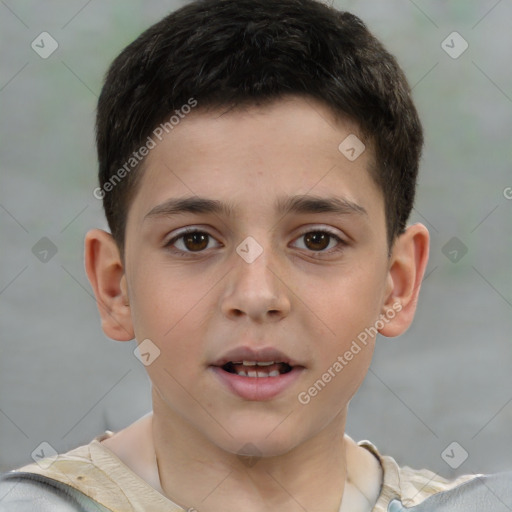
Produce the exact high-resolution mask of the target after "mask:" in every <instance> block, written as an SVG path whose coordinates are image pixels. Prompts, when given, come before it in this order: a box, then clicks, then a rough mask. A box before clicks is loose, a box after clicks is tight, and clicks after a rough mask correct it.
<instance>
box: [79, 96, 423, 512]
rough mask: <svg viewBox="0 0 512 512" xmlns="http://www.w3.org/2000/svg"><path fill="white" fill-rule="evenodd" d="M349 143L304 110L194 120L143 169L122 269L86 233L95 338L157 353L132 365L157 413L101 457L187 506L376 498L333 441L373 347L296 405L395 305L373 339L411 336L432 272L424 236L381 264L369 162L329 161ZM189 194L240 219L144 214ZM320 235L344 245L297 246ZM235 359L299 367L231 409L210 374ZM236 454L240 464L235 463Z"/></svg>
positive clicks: (380, 207) (359, 467)
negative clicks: (248, 356) (98, 329)
mask: <svg viewBox="0 0 512 512" xmlns="http://www.w3.org/2000/svg"><path fill="white" fill-rule="evenodd" d="M352 133H353V134H357V133H358V131H357V126H356V125H354V124H353V123H351V122H349V121H336V120H335V119H334V117H333V115H332V113H331V111H330V110H329V109H328V107H326V106H325V105H323V104H322V103H320V102H317V101H316V100H313V99H310V98H307V99H306V98H301V97H293V96H291V97H288V98H286V99H281V100H279V101H277V102H274V103H272V104H270V105H267V106H264V107H261V106H260V107H251V108H249V109H245V110H243V111H241V110H239V111H230V112H228V113H224V114H223V113H222V111H202V110H200V109H199V107H198V109H196V110H195V111H193V112H192V113H190V114H189V115H188V116H187V117H186V118H185V119H184V120H183V121H182V122H181V123H180V124H179V125H177V126H176V127H175V128H174V129H173V131H172V132H170V133H169V134H168V135H167V136H166V137H165V138H164V139H163V141H162V142H159V143H158V144H157V146H156V147H155V148H154V149H152V150H151V152H150V154H149V155H148V156H147V158H146V161H145V166H144V169H145V170H144V176H143V177H142V180H141V183H140V187H139V189H138V191H137V194H136V195H135V198H134V200H133V203H132V204H131V205H130V209H129V213H128V218H127V227H126V244H125V254H124V261H123V259H122V258H121V257H120V253H119V250H118V248H117V246H116V244H115V242H114V241H113V239H112V237H111V235H110V234H109V233H106V232H104V231H102V230H97V229H96V230H92V231H90V232H89V233H88V234H87V236H86V241H85V258H86V270H87V274H88V277H89V280H90V282H91V285H92V287H93V289H94V293H95V295H96V298H97V302H98V307H99V311H100V314H101V318H102V326H103V329H104V331H105V333H106V334H107V336H109V337H110V338H113V339H116V340H119V341H126V340H131V339H133V338H134V337H135V338H136V339H137V341H138V342H139V343H140V342H142V341H143V340H145V339H150V340H151V342H152V343H154V344H155V345H156V346H157V347H158V348H159V350H160V355H159V357H157V358H156V359H155V360H154V361H153V362H152V363H151V364H150V365H149V366H147V367H146V369H147V371H148V374H149V376H150V379H151V381H152V396H153V413H152V414H150V415H148V416H146V417H144V418H142V419H141V420H139V421H138V422H136V423H134V424H133V425H131V426H129V427H127V428H126V429H124V430H123V431H121V432H119V433H117V434H116V435H114V436H113V437H112V438H110V439H108V440H106V441H104V444H105V446H107V447H108V448H109V449H111V450H112V451H113V452H114V453H116V454H117V455H118V456H119V458H121V460H122V461H123V462H125V464H127V465H128V466H129V467H130V468H131V469H132V470H133V471H135V472H136V473H138V474H139V476H141V477H142V478H144V479H145V480H146V481H147V482H148V483H149V484H150V485H152V486H153V487H155V488H156V489H157V490H159V491H160V492H162V494H164V495H166V496H168V497H169V498H170V499H172V500H173V501H174V502H176V503H178V504H179V505H181V506H182V507H184V508H188V507H195V508H196V509H197V510H199V511H200V512H213V511H218V510H224V511H226V512H232V511H238V510H242V509H243V510H244V511H247V512H261V511H267V510H270V509H276V508H277V507H279V508H280V510H283V511H287V512H295V511H303V510H304V509H306V510H308V511H311V512H313V511H332V512H337V511H338V510H341V511H342V512H348V511H351V512H358V511H366V510H371V509H372V507H373V505H374V503H375V501H376V499H377V497H378V494H379V489H380V484H381V479H382V473H381V468H380V465H379V464H378V462H377V459H375V457H374V456H373V455H371V454H370V453H369V452H368V451H367V450H365V449H364V448H361V447H358V446H357V445H356V444H355V443H354V441H353V440H352V439H351V438H350V437H349V436H347V435H346V434H344V430H345V423H346V414H347V407H348V404H349V401H350V399H351V398H352V396H353V395H354V393H355V392H356V391H357V389H358V388H359V386H360V385H361V383H362V381H363V379H364V377H365V375H366V373H367V370H368V367H369V365H370V362H371V357H372V354H373V349H374V343H375V338H371V337H370V338H369V339H368V341H367V345H366V346H364V348H362V350H361V351H360V352H359V353H357V355H354V357H353V358H352V359H351V360H350V361H348V362H347V364H346V365H345V366H344V367H343V370H342V371H340V372H339V373H336V374H335V375H336V376H335V377H334V378H332V379H331V381H330V382H329V383H328V384H327V385H326V386H325V387H324V388H323V389H322V390H321V392H319V393H317V394H316V396H314V397H312V398H311V400H310V401H309V403H307V404H306V405H303V404H302V403H300V402H299V400H298V398H297V397H298V395H299V393H301V392H304V391H307V390H308V389H309V388H310V387H311V386H312V385H313V383H314V382H315V381H317V379H319V378H321V376H322V374H324V373H325V372H326V371H327V370H328V368H330V367H332V365H333V363H334V362H335V361H336V360H337V358H338V356H339V355H343V354H344V353H345V352H346V351H347V350H349V348H350V346H351V344H352V342H353V340H355V339H357V336H358V334H360V333H361V332H363V331H364V329H365V328H368V327H371V326H374V325H375V322H376V321H377V320H379V318H381V316H380V315H386V312H388V317H390V316H391V315H389V311H390V310H391V309H393V306H395V308H396V307H397V304H399V305H400V306H399V307H400V308H401V309H400V311H399V312H398V313H396V314H395V315H393V318H388V321H387V322H386V323H385V324H384V325H383V326H382V325H381V324H382V323H381V324H378V325H379V327H382V328H379V332H380V333H381V334H382V335H384V336H398V335H400V334H402V333H403V332H404V331H405V330H406V329H407V328H408V327H409V325H410V323H411V321H412V319H413V316H414V312H415V308H416V303H417V298H418V293H419V289H420V284H421V280H422V277H423V274H424V271H425V267H426V264H427V260H428V242H429V236H428V231H427V229H426V228H425V227H424V226H423V225H421V224H415V225H412V226H409V227H408V228H407V230H406V232H405V233H404V234H402V235H400V236H399V237H398V238H397V239H396V240H395V242H394V245H393V248H392V253H391V256H390V257H388V246H387V242H386V227H385V216H384V198H383V196H382V192H381V190H380V189H379V188H378V187H377V186H376V184H375V183H374V182H373V180H372V178H371V176H370V174H369V172H368V168H369V165H370V163H371V162H372V159H373V158H374V155H373V151H372V149H371V147H370V146H369V145H367V147H366V150H365V151H364V152H363V153H362V154H361V155H360V156H359V157H358V158H357V159H356V160H354V161H349V160H348V159H347V158H346V157H345V156H344V155H343V154H342V153H341V152H340V151H339V150H338V146H339V144H340V143H341V141H343V140H344V139H345V138H346V137H347V136H348V135H349V134H352ZM194 195H198V196H201V197H206V198H210V199H216V200H220V201H223V202H230V203H231V204H232V205H233V206H234V208H235V209H236V215H235V216H233V217H232V218H230V217H227V216H224V215H223V214H212V213H208V214H204V213H201V214H194V213H185V214H180V215H176V216H169V215H167V216H166V215H160V216H158V215H150V216H147V214H148V212H150V211H151V210H152V209H153V208H155V206H157V205H160V204H162V203H164V202H165V201H166V200H168V199H169V198H180V197H188V196H194ZM294 195H308V196H315V197H327V196H333V195H335V196H336V197H339V198H344V199H347V200H349V201H351V202H353V203H356V204H357V205H359V206H361V207H362V208H364V210H365V213H362V214H361V213H357V212H348V213H344V214H337V213H331V212H329V213H325V212H323V213H291V212H289V213H287V214H284V215H283V214H277V213H276V212H275V210H274V204H275V202H276V200H277V198H278V197H281V196H294ZM187 226H189V227H197V229H198V231H201V232H203V233H207V234H208V235H211V236H210V237H208V238H207V242H205V243H204V244H203V245H201V243H200V242H197V241H192V242H189V243H188V244H186V243H185V240H184V239H183V238H181V239H179V240H177V241H176V242H174V246H173V248H174V249H175V251H177V252H179V250H180V249H181V251H185V252H186V251H187V249H188V251H189V252H188V254H190V256H189V257H180V256H178V255H177V252H172V250H171V248H170V247H166V244H168V243H169V241H170V240H171V239H172V238H173V237H174V236H177V235H178V234H180V233H178V231H179V230H181V229H182V228H184V227H187ZM318 230H330V231H331V232H333V233H334V234H335V235H337V236H339V237H340V239H342V240H343V241H344V242H345V243H344V244H342V245H340V244H339V243H338V242H337V241H336V240H335V239H334V238H327V239H325V242H318V241H316V242H315V241H313V242H311V241H309V238H308V237H307V236H304V235H306V234H307V233H312V232H313V233H316V232H317V231H318ZM248 236H252V237H253V238H254V239H255V240H256V241H257V242H258V244H259V245H260V246H261V248H262V249H263V252H262V254H261V255H260V256H259V257H258V258H257V259H255V260H254V261H253V262H252V263H247V262H246V261H245V260H244V259H242V258H241V257H240V256H239V255H238V254H237V252H236V248H237V246H238V245H239V244H240V243H241V242H242V241H243V240H244V239H245V238H246V237H248ZM322 244H323V245H322ZM337 248H339V249H340V250H339V251H336V249H337ZM198 249H200V250H198ZM194 250H195V252H194ZM201 251H202V252H201ZM240 345H245V346H251V347H258V348H261V347H269V346H272V347H276V348H278V349H279V350H281V351H282V352H284V353H285V354H287V355H288V356H290V357H293V358H294V359H295V360H296V361H299V362H300V363H301V365H303V366H304V369H303V370H302V373H301V374H300V376H299V377H298V379H297V380H296V381H295V382H294V383H293V385H292V386H291V387H289V388H287V389H286V390H285V391H284V392H282V393H281V394H279V395H278V396H277V397H275V398H273V399H271V400H265V401H259V400H244V399H242V398H241V397H239V396H237V395H235V394H233V393H232V392H231V391H229V390H228V389H227V388H226V387H224V386H223V385H222V384H221V383H220V382H219V380H218V379H217V378H216V376H215V375H214V374H213V373H212V372H211V369H209V365H210V364H211V363H212V362H214V361H215V360H216V359H218V358H220V357H221V356H223V355H224V354H225V353H226V352H227V351H228V350H230V349H232V348H235V347H238V346H240ZM361 347H363V345H361ZM247 443H251V446H252V447H253V450H254V451H255V454H257V455H258V457H259V458H256V459H253V460H252V461H253V462H255V463H254V464H249V460H248V459H247V458H244V457H240V456H239V453H241V449H242V447H243V446H244V445H246V444H247ZM155 454H156V457H155ZM156 458H157V459H158V466H157V464H156V461H155V459H156ZM340 504H341V509H340Z"/></svg>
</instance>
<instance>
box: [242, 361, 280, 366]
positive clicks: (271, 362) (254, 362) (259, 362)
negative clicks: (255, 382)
mask: <svg viewBox="0 0 512 512" xmlns="http://www.w3.org/2000/svg"><path fill="white" fill-rule="evenodd" d="M233 364H243V365H244V366H256V365H258V366H270V365H271V364H275V362H274V361H265V362H264V361H243V362H241V363H233Z"/></svg>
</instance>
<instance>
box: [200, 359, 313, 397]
mask: <svg viewBox="0 0 512 512" xmlns="http://www.w3.org/2000/svg"><path fill="white" fill-rule="evenodd" d="M210 369H211V370H212V371H213V373H214V374H215V375H217V377H218V378H219V379H220V380H221V382H222V383H223V384H224V385H225V386H227V387H228V388H229V390H230V391H231V392H233V393H234V394H235V395H238V396H239V397H241V398H243V399H245V400H258V401H264V400H271V399H272V398H275V397H276V396H277V395H279V394H280V393H282V392H284V391H285V390H286V389H287V388H289V387H290V386H292V385H293V383H294V382H295V381H296V380H297V379H298V378H299V376H300V374H301V373H302V370H304V368H301V367H297V366H296V367H294V368H292V370H291V371H289V372H288V373H282V374H281V375H279V376H278V377H242V376H240V375H237V374H236V373H229V372H226V371H225V370H223V369H222V368H220V367H219V366H210Z"/></svg>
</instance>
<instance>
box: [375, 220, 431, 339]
mask: <svg viewBox="0 0 512 512" xmlns="http://www.w3.org/2000/svg"><path fill="white" fill-rule="evenodd" d="M428 253H429V233H428V230H427V228H426V227H425V226H424V225H423V224H413V225H412V226H409V227H408V228H407V229H406V230H405V232H404V233H403V234H401V235H399V236H398V238H397V239H396V241H395V244H394V246H393V250H392V253H391V257H390V264H389V270H388V281H387V290H386V294H385V300H384V305H383V309H384V311H383V315H384V316H385V317H386V318H385V319H384V320H385V321H384V322H383V323H384V326H383V328H382V329H379V332H380V334H382V335H383V336H388V337H393V336H399V335H400V334H403V333H404V332H405V331H406V330H407V329H408V328H409V326H410V325H411V323H412V320H413V318H414V313H415V311H416V305H417V302H418V295H419V292H420V288H421V282H422V280H423V276H424V274H425V269H426V267H427V263H428Z"/></svg>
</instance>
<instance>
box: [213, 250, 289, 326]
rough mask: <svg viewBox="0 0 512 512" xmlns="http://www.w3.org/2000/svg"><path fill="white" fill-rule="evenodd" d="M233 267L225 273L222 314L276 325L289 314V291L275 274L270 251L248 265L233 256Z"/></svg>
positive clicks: (239, 257) (279, 275)
mask: <svg viewBox="0 0 512 512" xmlns="http://www.w3.org/2000/svg"><path fill="white" fill-rule="evenodd" d="M233 256H234V258H233V259H234V266H233V269H232V271H231V272H229V273H228V275H227V276H226V277H227V280H226V283H227V285H226V288H225V294H224V296H223V298H222V304H221V307H222V312H223V314H224V315H225V316H226V317H228V318H230V319H236V318H240V317H248V318H250V319H252V320H253V321H255V322H258V323H263V322H269V321H279V320H281V319H283V318H285V317H286V316H287V315H288V314H289V312H290V306H291V304H290V294H291V293H292V292H291V290H290V288H289V287H288V286H287V284H286V282H285V278H283V276H282V275H281V272H280V271H279V266H278V265H277V264H276V258H271V250H270V249H264V250H263V252H262V253H261V254H260V255H259V256H258V257H257V258H256V259H255V260H254V261H251V262H248V261H247V260H245V259H244V258H242V257H241V256H239V254H237V253H235V254H234V255H233Z"/></svg>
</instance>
